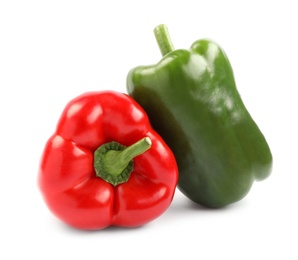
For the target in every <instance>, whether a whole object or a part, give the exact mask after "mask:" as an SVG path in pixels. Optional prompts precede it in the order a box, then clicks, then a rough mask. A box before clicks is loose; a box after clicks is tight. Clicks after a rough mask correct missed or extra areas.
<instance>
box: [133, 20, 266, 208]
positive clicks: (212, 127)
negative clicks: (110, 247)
mask: <svg viewBox="0 0 298 260" xmlns="http://www.w3.org/2000/svg"><path fill="white" fill-rule="evenodd" d="M154 32H155V37H156V39H157V42H158V44H159V47H160V50H161V53H162V55H163V58H162V60H161V61H160V62H158V63H157V64H156V65H151V66H138V67H136V68H134V69H132V70H131V71H130V72H129V74H128V76H127V91H128V94H129V95H131V96H132V97H133V98H134V99H135V100H136V101H137V102H138V103H139V104H140V105H141V106H142V107H143V108H144V110H145V111H146V112H147V114H148V116H149V118H150V120H151V123H152V125H153V127H154V128H155V130H156V131H157V132H158V133H159V134H160V135H161V136H162V137H163V138H164V140H165V141H166V143H167V144H168V145H169V146H170V148H171V149H172V151H173V153H174V155H175V157H176V160H177V163H178V167H179V182H178V188H179V190H180V191H181V192H182V193H183V194H185V195H186V196H187V197H188V198H189V199H191V200H193V201H194V202H196V203H198V204H200V205H203V206H206V207H213V208H219V207H223V206H226V205H229V204H231V203H234V202H236V201H239V200H241V199H242V198H244V197H245V196H246V194H247V193H248V192H249V190H250V188H251V186H252V184H253V182H254V180H263V179H265V178H266V177H268V176H269V175H270V173H271V169H272V155H271V152H270V148H269V146H268V144H267V142H266V139H265V138H264V136H263V134H262V132H261V131H260V129H259V128H258V126H257V124H256V123H255V122H254V120H253V119H252V117H251V116H250V114H249V112H248V111H247V109H246V107H245V105H244V104H243V101H242V100H241V97H240V95H239V92H238V91H237V88H236V84H235V80H234V75H233V71H232V67H231V65H230V62H229V60H228V58H227V56H226V54H225V52H224V51H223V49H222V48H221V47H220V46H219V45H217V44H216V43H215V42H213V41H210V40H204V39H203V40H198V41H196V42H194V43H193V44H192V46H191V48H190V49H189V50H184V49H179V50H174V47H173V45H172V43H171V40H170V37H169V34H168V31H167V28H166V26H165V25H160V26H157V27H156V28H155V30H154Z"/></svg>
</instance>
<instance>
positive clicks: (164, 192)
mask: <svg viewBox="0 0 298 260" xmlns="http://www.w3.org/2000/svg"><path fill="white" fill-rule="evenodd" d="M145 136H148V137H150V138H151V140H152V146H151V148H150V149H149V150H148V151H146V152H145V153H143V154H141V155H139V156H137V157H136V158H135V159H134V171H133V172H132V173H131V175H130V178H129V180H128V181H127V182H126V183H122V184H119V185H117V186H115V187H114V186H113V185H111V184H110V183H107V182H106V181H104V180H103V179H101V178H99V177H96V175H95V170H94V168H93V153H94V151H95V150H96V149H97V148H98V147H99V146H100V145H102V144H105V143H107V142H111V141H116V142H119V143H120V144H122V145H125V146H129V145H131V144H133V143H135V142H137V141H138V140H140V139H142V138H143V137H145ZM177 181H178V170H177V164H176V161H175V158H174V155H173V154H172V152H171V150H170V149H169V148H168V146H167V145H166V144H165V142H164V141H163V140H162V139H161V137H160V136H159V135H158V134H157V133H156V132H155V131H154V130H153V129H152V127H151V126H150V122H149V120H148V117H147V115H146V114H145V112H144V110H143V109H142V108H141V107H140V106H139V105H138V104H137V103H136V102H135V101H134V100H133V99H132V98H131V97H129V96H128V95H126V94H123V93H118V92H113V91H101V92H90V93H85V94H83V95H81V96H79V97H77V98H75V99H73V100H72V101H70V102H69V103H68V104H67V106H66V108H65V109H64V111H63V113H62V115H61V118H60V120H59V122H58V125H57V129H56V132H55V133H54V135H53V136H52V137H51V138H50V139H49V140H48V142H47V143H46V146H45V149H44V152H43V156H42V159H41V164H40V169H39V187H40V190H41V192H42V195H43V197H44V199H45V202H46V204H47V205H48V207H49V209H50V210H51V211H52V212H53V213H54V214H55V215H56V216H57V217H58V218H60V219H61V220H62V221H64V222H65V223H67V224H68V225H71V226H73V227H76V228H79V229H89V230H96V229H103V228H105V227H108V226H110V225H115V226H122V227H137V226H141V225H144V224H146V223H148V222H150V221H152V220H153V219H155V218H157V217H158V216H160V215H161V214H162V213H163V212H164V211H165V210H166V209H167V208H168V207H169V206H170V204H171V201H172V199H173V196H174V192H175V188H176V185H177Z"/></svg>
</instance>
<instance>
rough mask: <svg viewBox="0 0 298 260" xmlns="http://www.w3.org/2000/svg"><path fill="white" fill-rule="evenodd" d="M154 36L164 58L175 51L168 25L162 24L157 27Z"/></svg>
mask: <svg viewBox="0 0 298 260" xmlns="http://www.w3.org/2000/svg"><path fill="white" fill-rule="evenodd" d="M154 35H155V38H156V41H157V44H158V46H159V49H160V52H161V54H162V56H165V55H166V54H168V53H169V52H172V51H174V50H175V48H174V45H173V43H172V41H171V38H170V34H169V31H168V28H167V26H166V25H164V24H160V25H158V26H156V27H155V29H154Z"/></svg>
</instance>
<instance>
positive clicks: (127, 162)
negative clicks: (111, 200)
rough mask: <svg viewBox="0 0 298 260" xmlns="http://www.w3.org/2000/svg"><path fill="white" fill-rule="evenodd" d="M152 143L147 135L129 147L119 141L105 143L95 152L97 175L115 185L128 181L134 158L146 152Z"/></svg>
mask: <svg viewBox="0 0 298 260" xmlns="http://www.w3.org/2000/svg"><path fill="white" fill-rule="evenodd" d="M151 145H152V141H151V139H150V138H149V137H145V138H143V139H141V140H139V141H138V142H136V143H134V144H132V145H131V146H129V147H125V146H123V145H121V144H119V143H117V142H110V143H106V144H103V145H102V146H100V147H99V148H98V149H97V150H96V151H95V152H94V169H95V172H96V176H98V177H101V178H102V179H103V180H105V181H107V182H109V183H111V184H113V185H114V186H116V185H118V184H120V183H123V182H126V181H127V180H128V179H129V176H130V173H131V172H132V171H133V159H134V158H135V157H136V156H138V155H140V154H142V153H144V152H146V151H147V150H148V149H149V148H150V147H151Z"/></svg>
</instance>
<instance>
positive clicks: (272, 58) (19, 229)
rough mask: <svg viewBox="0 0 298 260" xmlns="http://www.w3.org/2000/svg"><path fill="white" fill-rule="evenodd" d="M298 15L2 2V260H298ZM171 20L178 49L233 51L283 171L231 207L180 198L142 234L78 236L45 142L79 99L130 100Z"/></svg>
mask: <svg viewBox="0 0 298 260" xmlns="http://www.w3.org/2000/svg"><path fill="white" fill-rule="evenodd" d="M297 13H298V7H297V5H296V1H294V0H293V1H289V0H283V1H262V0H257V1H253V0H251V1H228V0H227V1H220V0H219V1H215V0H214V1H212V0H208V1H206V0H204V1H188V0H183V1H174V0H173V1H162V0H159V1H152V0H150V1H131V0H125V1H113V0H110V1H88V0H87V1H86V0H85V1H74V0H73V1H64V0H59V1H56V0H51V1H32V0H29V1H13V0H11V1H9V0H7V1H5V0H3V1H1V2H0V116H1V117H0V120H1V128H0V131H1V134H0V138H1V142H0V152H1V154H0V160H1V161H0V162H1V163H0V167H1V168H0V171H1V172H0V174H1V175H0V176H1V179H0V212H1V214H0V237H1V243H0V259H29V257H30V259H37V258H36V257H38V259H44V260H46V259H51V260H53V259H74V260H75V259H88V260H89V259H171V258H173V257H175V258H177V259H178V258H182V257H183V259H204V260H206V259H241V260H243V259H270V258H272V257H275V258H274V259H287V260H290V259H297V258H298V252H297V251H298V249H297V248H298V247H297V246H298V243H297V241H298V224H297V219H298V213H297V205H298V204H297V199H298V188H297V181H298V177H297V174H298V169H297V155H298V152H297V147H298V141H297V131H298V128H297V124H296V121H297V112H298V105H297V91H296V89H297V88H298V84H297V73H298V72H297V69H298V67H297V60H298V38H297V25H298V15H297ZM160 23H165V24H166V25H167V26H168V28H169V31H170V34H171V37H172V40H173V43H174V45H175V47H176V48H189V46H190V45H191V44H192V43H193V42H194V41H195V40H197V39H200V38H211V39H213V40H215V41H217V42H218V43H220V45H221V46H222V47H223V48H224V49H225V51H226V53H227V55H228V57H229V59H230V62H231V64H232V66H233V69H234V73H235V77H236V83H237V86H238V90H239V92H240V93H241V95H242V98H243V100H244V102H245V104H246V106H247V109H248V110H249V111H250V113H251V115H252V116H253V118H254V119H255V121H256V122H257V123H258V125H259V127H260V128H261V130H262V132H263V133H264V135H265V136H266V138H267V141H268V143H269V144H270V147H271V150H272V153H273V156H274V168H273V172H272V175H271V176H270V177H269V178H268V179H266V180H265V181H263V182H258V183H255V184H254V186H253V188H252V190H251V191H250V193H249V194H248V195H247V197H245V199H243V200H242V201H241V202H238V203H236V204H234V205H232V206H230V207H227V208H224V209H220V210H208V209H204V208H201V207H198V206H195V205H194V204H192V203H191V202H190V201H189V200H188V199H186V198H185V197H184V196H183V195H182V194H181V193H179V191H177V193H176V195H175V197H174V200H173V203H172V205H171V207H170V208H169V209H168V211H166V213H164V214H163V215H162V216H161V217H159V218H158V219H156V220H155V221H153V222H151V223H150V224H148V225H145V226H143V227H141V228H137V229H120V228H108V229H105V230H101V231H95V232H86V231H78V230H74V229H72V228H69V227H67V226H65V225H64V224H63V223H61V222H60V221H59V220H58V219H56V218H55V217H54V216H53V215H52V214H51V213H50V211H49V210H48V209H47V207H46V206H45V204H44V202H43V200H42V198H41V195H40V192H39V190H38V188H37V184H36V180H37V171H38V165H39V160H40V156H41V152H42V150H43V147H44V145H45V142H46V140H47V139H48V137H49V136H50V135H51V134H52V133H53V131H54V129H55V125H56V122H57V120H58V117H59V116H60V113H61V112H62V109H63V108H64V106H65V104H66V103H67V102H68V101H69V100H70V99H72V98H74V97H75V96H77V95H79V94H81V93H83V92H86V91H91V90H106V89H113V90H118V91H121V92H126V87H125V81H126V75H127V72H128V71H129V70H130V69H131V68H132V67H135V66H137V65H141V64H152V63H156V62H157V61H159V60H160V59H161V55H160V53H159V49H158V47H157V44H156V42H155V38H154V35H153V28H154V27H155V26H157V25H158V24H160Z"/></svg>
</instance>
